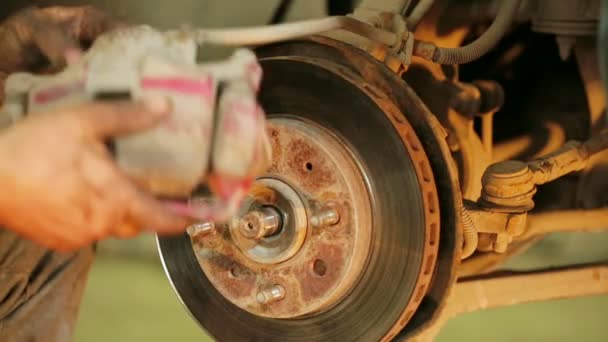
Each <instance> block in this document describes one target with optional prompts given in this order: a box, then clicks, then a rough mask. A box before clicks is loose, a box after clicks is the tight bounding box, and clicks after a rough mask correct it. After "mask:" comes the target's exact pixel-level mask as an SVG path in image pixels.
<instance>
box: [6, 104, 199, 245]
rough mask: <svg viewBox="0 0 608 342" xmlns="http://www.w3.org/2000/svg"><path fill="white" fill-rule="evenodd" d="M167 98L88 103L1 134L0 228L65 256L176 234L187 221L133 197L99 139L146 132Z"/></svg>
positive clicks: (145, 196) (143, 196)
mask: <svg viewBox="0 0 608 342" xmlns="http://www.w3.org/2000/svg"><path fill="white" fill-rule="evenodd" d="M170 106H171V105H170V104H169V102H168V101H166V100H164V99H162V98H156V99H153V100H148V101H145V102H139V103H127V102H125V103H122V102H116V103H114V102H112V103H90V104H85V105H80V106H78V107H73V108H70V109H65V110H60V111H59V110H58V111H55V112H49V113H43V114H35V115H31V116H28V117H27V118H25V119H24V120H23V121H20V122H18V123H17V124H15V126H13V127H11V128H9V129H7V130H5V131H3V132H1V133H0V184H1V185H2V189H1V190H0V224H1V225H3V226H5V227H6V228H7V229H11V230H14V231H16V232H17V233H20V234H22V235H24V236H25V237H27V238H29V239H31V240H33V241H35V242H37V243H39V244H41V245H43V246H46V247H49V248H53V249H56V250H60V251H68V250H73V249H77V248H80V247H83V246H86V245H88V244H90V243H92V242H94V241H96V240H100V239H102V238H106V237H110V236H116V237H130V236H133V235H135V234H137V233H139V232H141V231H142V230H144V229H145V230H150V231H155V232H158V233H176V232H181V231H183V230H184V229H185V227H186V225H187V222H185V220H184V219H183V218H181V217H179V216H177V215H175V214H174V213H173V212H171V211H169V210H168V209H167V208H166V207H165V206H164V205H163V204H162V203H161V202H160V201H158V200H156V199H155V198H153V197H152V196H150V195H148V194H146V193H142V192H140V191H139V190H138V189H137V188H136V187H135V186H134V184H133V183H132V182H130V181H129V180H128V179H127V178H126V177H125V176H124V175H123V174H122V173H121V171H120V170H119V169H118V168H117V166H116V165H115V163H114V161H113V159H112V156H111V155H110V153H109V151H108V150H107V148H106V145H105V144H104V141H105V140H107V139H109V138H111V137H113V136H117V135H122V134H128V133H132V132H134V131H139V130H143V129H147V128H150V127H152V126H154V125H155V124H157V123H159V121H162V120H163V118H164V117H166V116H167V115H168V114H169V111H170V108H169V107H170Z"/></svg>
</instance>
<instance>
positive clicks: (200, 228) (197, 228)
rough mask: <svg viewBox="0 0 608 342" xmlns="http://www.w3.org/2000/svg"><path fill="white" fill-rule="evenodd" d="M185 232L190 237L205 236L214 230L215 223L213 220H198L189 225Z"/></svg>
mask: <svg viewBox="0 0 608 342" xmlns="http://www.w3.org/2000/svg"><path fill="white" fill-rule="evenodd" d="M186 232H187V233H188V235H190V237H192V238H194V237H198V236H207V235H209V234H212V233H214V232H215V223H213V222H199V223H195V224H193V225H191V226H189V227H188V228H187V229H186Z"/></svg>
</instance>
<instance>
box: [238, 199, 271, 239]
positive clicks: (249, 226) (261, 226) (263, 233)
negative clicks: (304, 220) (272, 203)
mask: <svg viewBox="0 0 608 342" xmlns="http://www.w3.org/2000/svg"><path fill="white" fill-rule="evenodd" d="M280 226H281V214H280V213H279V212H278V211H277V210H276V209H274V208H272V207H263V208H260V209H259V210H254V211H250V212H248V213H246V214H245V215H243V216H242V217H241V219H240V220H239V223H238V229H239V232H240V233H241V235H243V236H244V237H246V238H248V239H254V240H260V239H262V238H264V237H267V236H270V235H272V234H274V233H276V232H277V231H278V230H279V228H280Z"/></svg>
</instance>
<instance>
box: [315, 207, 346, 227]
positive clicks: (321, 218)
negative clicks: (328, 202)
mask: <svg viewBox="0 0 608 342" xmlns="http://www.w3.org/2000/svg"><path fill="white" fill-rule="evenodd" d="M338 222H340V214H339V213H338V211H337V210H336V209H334V208H328V207H326V208H324V209H322V210H321V211H320V212H318V213H317V214H316V215H314V216H313V217H311V218H310V224H312V226H313V227H315V228H323V227H328V226H333V225H336V224H338Z"/></svg>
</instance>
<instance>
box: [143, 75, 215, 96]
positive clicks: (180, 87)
mask: <svg viewBox="0 0 608 342" xmlns="http://www.w3.org/2000/svg"><path fill="white" fill-rule="evenodd" d="M141 87H142V88H143V89H164V90H170V91H174V92H177V93H182V94H189V95H200V96H202V97H204V98H211V97H213V96H214V89H213V79H212V78H211V77H208V78H206V79H204V80H200V79H191V78H184V77H167V78H161V77H147V78H143V79H142V80H141Z"/></svg>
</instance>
